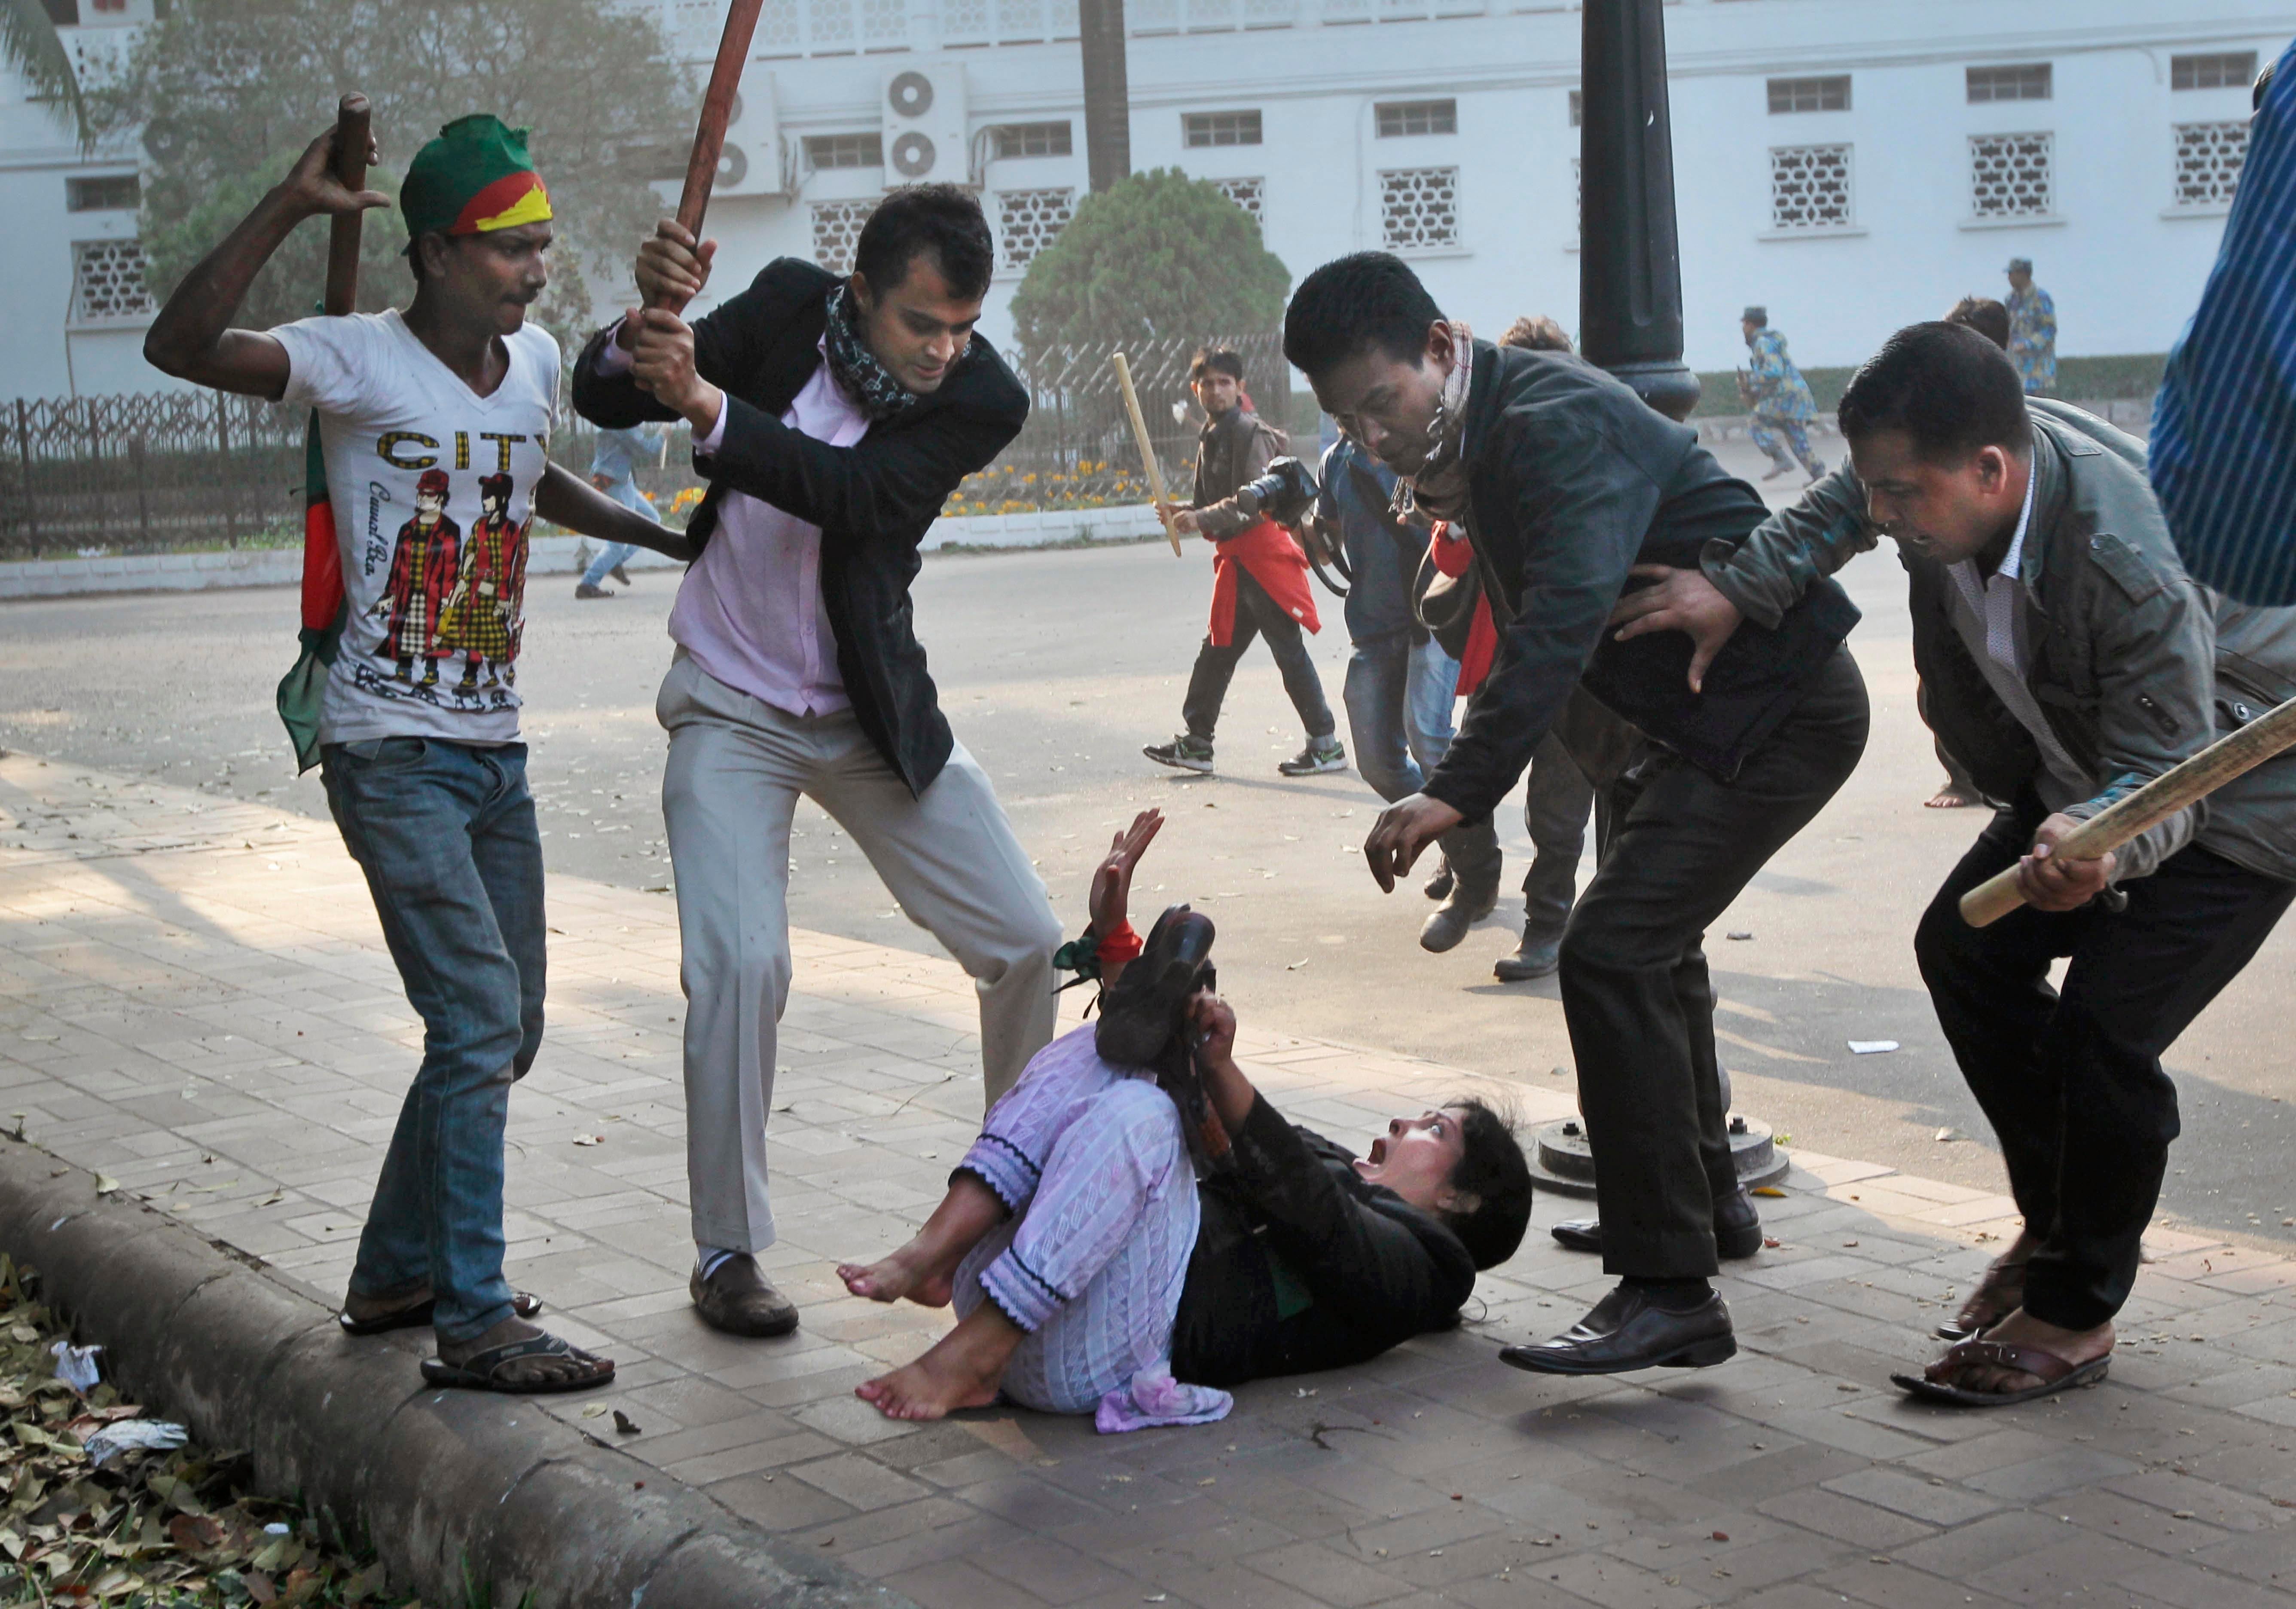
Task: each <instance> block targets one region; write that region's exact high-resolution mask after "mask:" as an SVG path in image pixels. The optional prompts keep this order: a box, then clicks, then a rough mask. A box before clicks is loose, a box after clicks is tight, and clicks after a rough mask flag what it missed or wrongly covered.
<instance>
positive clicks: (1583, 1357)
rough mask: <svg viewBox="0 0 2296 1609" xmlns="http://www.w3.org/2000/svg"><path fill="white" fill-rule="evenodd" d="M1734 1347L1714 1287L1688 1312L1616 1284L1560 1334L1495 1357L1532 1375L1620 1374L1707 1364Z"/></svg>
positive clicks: (1726, 1310)
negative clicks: (1672, 1310) (1660, 1304)
mask: <svg viewBox="0 0 2296 1609" xmlns="http://www.w3.org/2000/svg"><path fill="white" fill-rule="evenodd" d="M1737 1350H1738V1341H1737V1337H1736V1336H1735V1335H1734V1334H1731V1330H1730V1309H1729V1307H1728V1305H1727V1304H1726V1302H1724V1301H1723V1300H1722V1297H1721V1293H1719V1292H1717V1293H1715V1294H1713V1295H1711V1296H1710V1297H1708V1298H1707V1299H1706V1301H1703V1302H1702V1303H1700V1304H1699V1305H1698V1306H1697V1307H1695V1308H1693V1309H1691V1310H1690V1311H1689V1312H1687V1313H1669V1312H1668V1311H1667V1310H1666V1309H1663V1308H1660V1307H1654V1306H1652V1303H1651V1301H1650V1299H1649V1298H1648V1297H1646V1296H1645V1295H1644V1294H1643V1293H1642V1292H1640V1291H1637V1290H1636V1289H1634V1288H1633V1287H1632V1286H1630V1285H1620V1286H1619V1287H1618V1288H1617V1289H1615V1290H1613V1291H1612V1292H1611V1293H1610V1294H1609V1295H1608V1296H1605V1297H1603V1300H1602V1301H1600V1302H1599V1303H1597V1304H1596V1306H1595V1310H1594V1311H1593V1312H1591V1313H1589V1314H1587V1317H1586V1318H1582V1319H1580V1320H1579V1322H1578V1323H1577V1324H1574V1325H1572V1326H1570V1328H1569V1329H1568V1330H1566V1331H1564V1332H1563V1333H1562V1334H1560V1335H1557V1336H1555V1337H1554V1339H1553V1340H1551V1341H1536V1342H1528V1343H1526V1344H1524V1345H1522V1346H1511V1347H1507V1348H1505V1350H1502V1351H1501V1352H1500V1353H1499V1361H1500V1362H1502V1363H1506V1364H1512V1365H1513V1367H1516V1368H1519V1369H1528V1370H1529V1371H1530V1372H1531V1373H1532V1374H1534V1375H1623V1374H1627V1373H1628V1372H1629V1371H1631V1370H1634V1369H1646V1368H1693V1369H1702V1368H1711V1367H1713V1366H1714V1365H1716V1364H1718V1363H1720V1362H1722V1361H1723V1360H1724V1359H1727V1358H1730V1357H1732V1356H1734V1354H1735V1353H1736V1352H1737Z"/></svg>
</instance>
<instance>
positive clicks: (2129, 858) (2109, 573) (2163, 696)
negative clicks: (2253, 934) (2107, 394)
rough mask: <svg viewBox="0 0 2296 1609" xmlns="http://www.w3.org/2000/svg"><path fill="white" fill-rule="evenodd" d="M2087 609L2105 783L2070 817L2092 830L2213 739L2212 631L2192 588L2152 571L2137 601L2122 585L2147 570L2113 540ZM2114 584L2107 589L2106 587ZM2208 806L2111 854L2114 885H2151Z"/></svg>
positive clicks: (2087, 596)
mask: <svg viewBox="0 0 2296 1609" xmlns="http://www.w3.org/2000/svg"><path fill="white" fill-rule="evenodd" d="M2089 551H2090V553H2091V554H2093V555H2094V557H2093V558H2092V560H2091V562H2093V563H2095V564H2096V565H2097V566H2098V568H2099V569H2102V570H2103V571H2105V574H2104V575H2102V576H2091V577H2089V578H2087V579H2088V581H2089V582H2090V584H2089V585H2088V586H2087V587H2083V588H2082V592H2083V594H2084V596H2083V599H2082V602H2083V603H2084V605H2085V606H2086V608H2087V611H2088V612H2089V616H2090V620H2089V627H2090V630H2089V663H2090V665H2091V666H2092V667H2093V669H2094V671H2095V678H2096V722H2097V726H2096V737H2097V769H2098V771H2099V772H2100V773H2101V774H2102V775H2103V776H2104V777H2105V778H2106V779H2107V780H2106V783H2105V786H2104V788H2103V791H2102V792H2099V793H2098V794H2097V795H2096V796H2095V798H2093V799H2088V800H2083V801H2082V802H2080V803H2079V804H2077V805H2074V806H2071V808H2070V809H2067V810H2066V812H2065V814H2066V815H2068V816H2071V817H2074V818H2075V819H2077V820H2081V821H2086V820H2087V819H2088V818H2089V817H2092V816H2094V815H2095V814H2096V813H2097V812H2098V811H2100V810H2102V809H2104V808H2105V807H2106V806H2107V805H2109V804H2112V802H2113V801H2114V800H2118V799H2120V798H2121V797H2122V796H2123V795H2125V794H2127V793H2129V792H2134V791H2135V790H2136V789H2137V788H2139V787H2141V786H2143V785H2144V784H2146V783H2148V782H2150V781H2152V780H2153V778H2154V777H2156V776H2160V775H2161V773H2162V772H2163V771H2166V770H2168V769H2169V768H2170V767H2171V766H2174V765H2176V764H2177V763H2178V762H2179V761H2182V760H2185V759H2191V758H2192V757H2193V756H2194V755H2195V754H2197V753H2199V752H2200V751H2202V749H2205V748H2207V747H2208V746H2209V744H2210V743H2211V742H2213V741H2214V740H2215V737H2216V706H2215V690H2216V621H2215V618H2214V616H2213V615H2212V614H2211V613H2210V609H2209V603H2208V600H2207V598H2206V596H2205V595H2203V594H2202V592H2201V589H2200V588H2199V587H2197V586H2196V585H2194V583H2193V582H2192V581H2191V580H2190V579H2187V578H2185V576H2183V575H2181V574H2179V575H2176V576H2173V577H2171V576H2168V575H2164V574H2162V573H2161V572H2160V571H2155V570H2153V569H2151V568H2150V567H2145V568H2144V569H2142V570H2140V571H2136V573H2137V574H2142V575H2144V576H2145V577H2147V578H2149V579H2150V580H2151V582H2152V583H2153V590H2150V591H2149V592H2148V593H2147V595H2145V596H2144V597H2141V598H2139V597H2135V596H2133V595H2132V594H2131V592H2130V590H2129V589H2128V587H2127V585H2126V583H2125V581H2123V576H2124V575H2126V574H2128V573H2129V571H2128V566H2129V565H2130V564H2131V562H2134V563H2136V564H2137V565H2140V566H2141V565H2143V563H2144V561H2143V560H2141V559H2139V558H2138V557H2137V555H2136V554H2135V553H2134V552H2133V551H2132V550H2131V549H2130V548H2128V546H2126V545H2124V544H2122V543H2121V542H2120V541H2119V540H2118V539H2117V538H2113V537H2111V536H2108V535H2100V536H2099V537H2097V538H2094V539H2093V542H2092V545H2091V547H2090V549H2089ZM2108 577H2110V578H2111V579H2107V578H2108ZM2207 808H2208V807H2207V805H2206V803H2205V802H2203V803H2202V804H2199V805H2195V806H2194V807H2193V808H2191V809H2185V810H2180V811H2178V812H2177V814H2176V815H2174V816H2171V817H2169V819H2168V820H2166V821H2164V822H2162V823H2161V824H2160V825H2158V826H2155V827H2153V828H2152V829H2151V830H2150V831H2149V832H2146V833H2142V834H2140V835H2139V836H2137V837H2136V838H2134V839H2131V840H2130V841H2128V842H2127V843H2125V844H2123V845H2121V846H2120V849H2118V850H2114V851H2113V854H2114V856H2115V858H2116V859H2117V861H2118V865H2117V866H2115V868H2114V871H2113V881H2114V882H2128V881H2129V880H2130V879H2131V878H2135V877H2144V876H2149V875H2150V874H2152V872H2153V868H2154V867H2156V866H2159V865H2160V864H2161V862H2162V861H2163V860H2165V859H2167V858H2169V856H2171V855H2173V854H2175V853H2176V852H2177V850H2181V849H2183V848H2184V847H2185V845H2186V844H2187V843H2190V842H2191V841H2192V840H2193V835H2194V833H2196V832H2198V831H2199V830H2200V827H2201V824H2202V819H2203V816H2204V812H2205V811H2206V809H2207Z"/></svg>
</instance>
